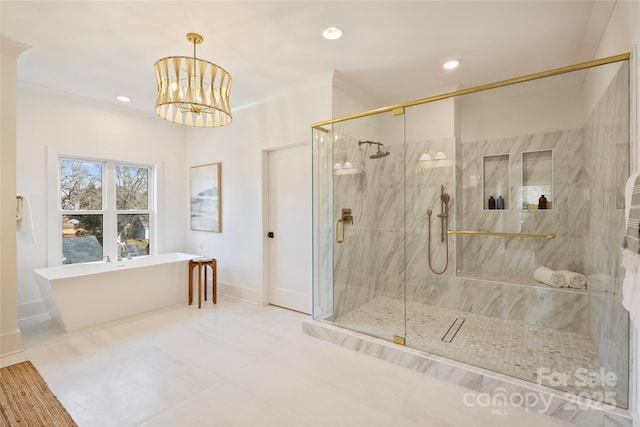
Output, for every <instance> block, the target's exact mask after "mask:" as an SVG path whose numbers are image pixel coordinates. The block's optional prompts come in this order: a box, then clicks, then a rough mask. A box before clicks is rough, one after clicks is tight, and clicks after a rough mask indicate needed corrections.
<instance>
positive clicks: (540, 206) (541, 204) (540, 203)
mask: <svg viewBox="0 0 640 427" xmlns="http://www.w3.org/2000/svg"><path fill="white" fill-rule="evenodd" d="M538 209H547V198H546V197H544V194H543V195H542V196H540V198H539V199H538Z"/></svg>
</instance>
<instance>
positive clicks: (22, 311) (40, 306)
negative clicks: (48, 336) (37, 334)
mask: <svg viewBox="0 0 640 427" xmlns="http://www.w3.org/2000/svg"><path fill="white" fill-rule="evenodd" d="M48 315H49V312H48V311H47V307H46V306H45V304H44V300H38V301H31V302H25V303H22V304H18V322H20V321H22V320H27V319H32V318H34V317H41V316H48Z"/></svg>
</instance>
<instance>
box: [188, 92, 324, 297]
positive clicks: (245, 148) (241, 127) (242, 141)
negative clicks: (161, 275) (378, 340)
mask: <svg viewBox="0 0 640 427" xmlns="http://www.w3.org/2000/svg"><path fill="white" fill-rule="evenodd" d="M232 100H233V98H232ZM329 118H331V87H330V86H329V85H327V87H325V88H315V89H310V90H309V91H306V92H299V93H297V94H292V95H288V96H284V97H282V98H279V99H276V100H271V101H268V102H266V103H264V104H260V105H256V106H253V107H250V108H246V109H243V110H239V111H235V112H234V115H233V121H232V122H231V124H229V125H227V126H224V127H221V128H215V129H189V131H188V135H187V167H186V168H185V170H184V171H183V175H184V176H185V177H188V174H189V168H190V167H192V166H198V165H203V164H209V163H217V162H221V163H222V185H221V187H222V191H221V200H222V202H221V205H222V233H211V232H203V231H189V232H188V251H189V253H194V254H198V255H202V256H207V257H214V258H216V260H217V262H218V283H219V291H220V293H222V294H226V295H231V296H233V297H236V298H240V299H243V300H245V301H250V302H254V303H258V304H264V303H267V302H268V301H266V299H265V298H266V297H265V295H264V292H263V286H264V284H265V273H266V270H265V266H264V254H265V252H266V251H265V242H266V236H265V234H266V230H265V227H266V225H265V224H266V219H267V218H266V212H264V211H263V210H264V206H265V199H266V197H267V194H266V179H267V178H266V177H267V175H266V172H267V165H266V152H267V151H268V150H275V149H278V148H284V147H287V146H294V145H300V144H310V142H311V126H310V125H311V123H314V122H319V121H322V120H327V119H329ZM309 173H311V170H309ZM188 187H189V182H188V178H187V182H186V184H185V192H186V195H185V198H184V200H183V202H182V205H183V206H185V209H187V210H188V206H189V205H188V203H189V200H188V194H189V189H188ZM309 197H311V194H309Z"/></svg>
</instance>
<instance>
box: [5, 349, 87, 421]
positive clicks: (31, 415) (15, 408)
mask: <svg viewBox="0 0 640 427" xmlns="http://www.w3.org/2000/svg"><path fill="white" fill-rule="evenodd" d="M0 405H1V406H0V411H1V412H2V415H1V417H0V426H2V427H4V426H7V427H9V426H11V427H14V426H24V427H27V426H28V427H32V426H47V427H50V426H56V427H59V426H77V424H76V423H75V422H74V421H73V419H72V418H71V416H70V415H69V413H68V412H67V410H66V409H64V407H63V406H62V405H61V404H60V402H59V401H58V399H57V398H56V397H55V396H54V395H53V393H52V392H51V390H50V389H49V386H48V385H47V383H46V382H44V380H43V379H42V377H41V376H40V374H39V373H38V370H37V369H36V368H35V367H34V366H33V365H32V364H31V362H29V361H26V362H22V363H17V364H15V365H11V366H7V367H5V368H2V369H0Z"/></svg>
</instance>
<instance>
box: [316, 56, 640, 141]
mask: <svg viewBox="0 0 640 427" xmlns="http://www.w3.org/2000/svg"><path fill="white" fill-rule="evenodd" d="M630 57H631V54H630V53H629V52H627V53H621V54H620V55H614V56H609V57H607V58H601V59H594V60H592V61H587V62H582V63H579V64H574V65H568V66H566V67H560V68H554V69H552V70H548V71H541V72H539V73H534V74H528V75H526V76H521V77H516V78H513V79H508V80H502V81H499V82H495V83H489V84H485V85H481V86H475V87H472V88H469V89H461V90H457V91H455V92H448V93H443V94H441V95H435V96H431V97H429V98H422V99H418V100H416V101H410V102H407V103H404V104H397V105H391V106H388V107H381V108H377V109H375V110H369V111H364V112H362V113H357V114H352V115H349V116H344V117H339V118H337V119H331V120H325V121H324V122H318V123H313V124H312V125H311V127H312V128H313V129H318V130H322V131H324V132H326V130H325V129H323V128H322V126H326V125H330V124H333V123H339V122H344V121H346V120H351V119H358V118H361V117H366V116H372V115H374V114H380V113H385V112H387V111H395V110H398V109H401V108H406V107H412V106H414V105H420V104H426V103H429V102H434V101H439V100H441V99H447V98H453V97H455V96H461V95H467V94H470V93H475V92H481V91H483V90H488V89H495V88H499V87H503V86H509V85H513V84H516V83H523V82H528V81H531V80H536V79H542V78H545V77H551V76H557V75H559V74H565V73H570V72H572V71H580V70H585V69H587V68H593V67H597V66H599V65H606V64H612V63H614V62H620V61H625V60H627V59H629V58H630Z"/></svg>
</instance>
